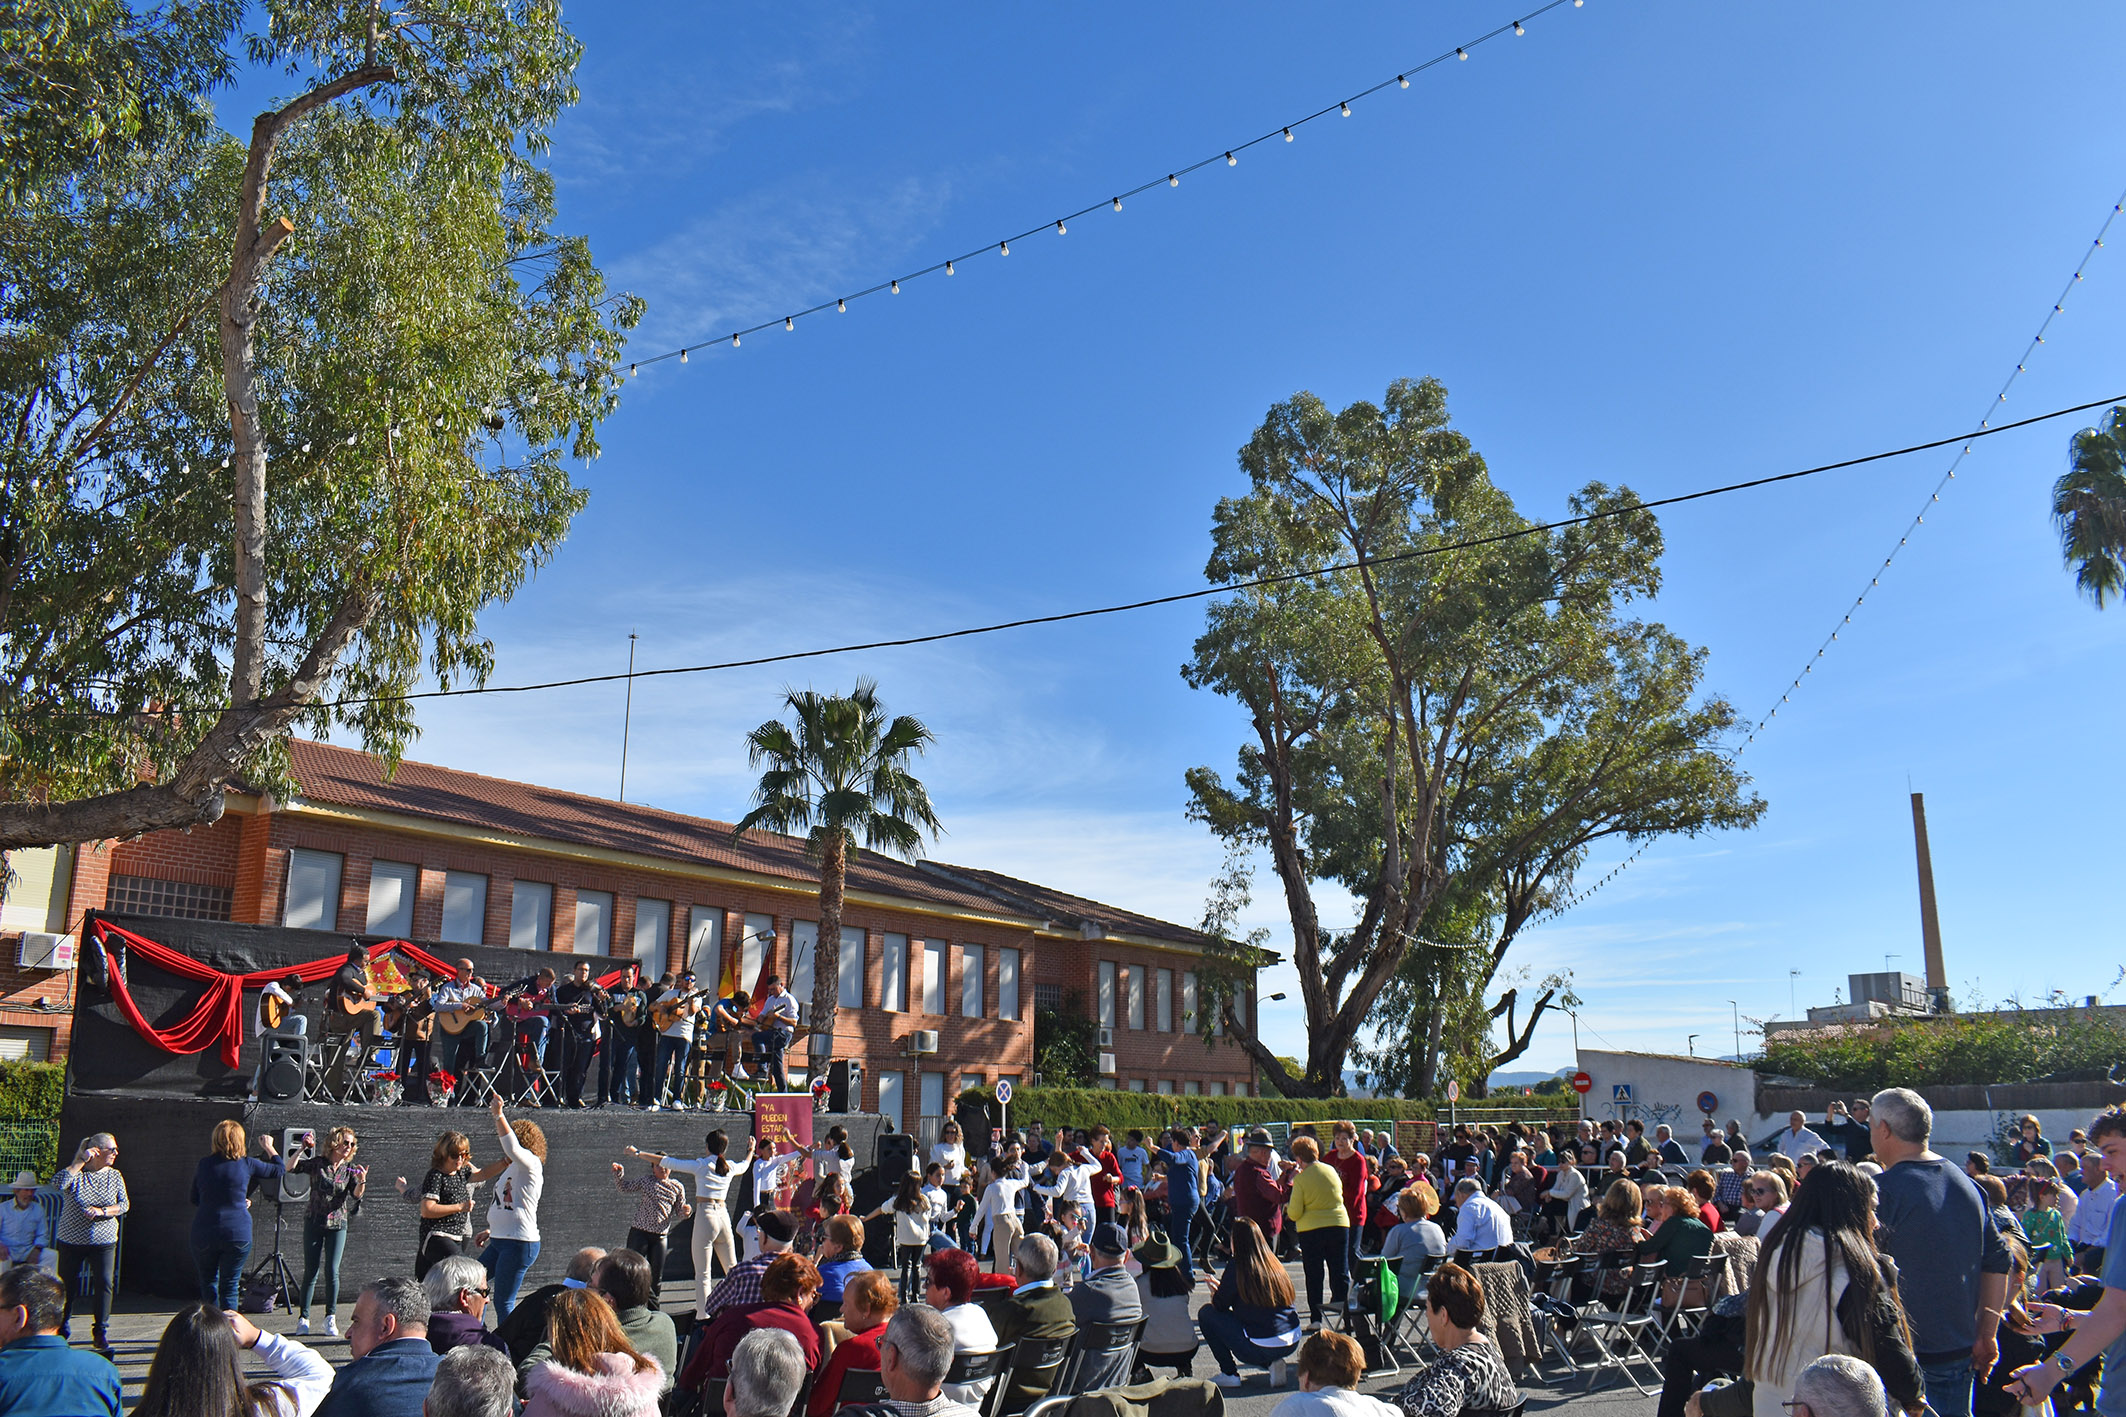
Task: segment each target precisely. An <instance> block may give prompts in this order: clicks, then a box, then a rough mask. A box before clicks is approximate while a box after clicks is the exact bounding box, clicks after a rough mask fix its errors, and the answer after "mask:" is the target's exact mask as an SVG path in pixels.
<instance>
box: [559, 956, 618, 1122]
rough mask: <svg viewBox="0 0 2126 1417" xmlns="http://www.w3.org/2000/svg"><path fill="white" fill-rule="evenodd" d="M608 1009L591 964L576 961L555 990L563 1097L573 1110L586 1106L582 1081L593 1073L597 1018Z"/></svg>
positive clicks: (596, 1044)
mask: <svg viewBox="0 0 2126 1417" xmlns="http://www.w3.org/2000/svg"><path fill="white" fill-rule="evenodd" d="M607 1007H608V1003H607V1000H606V996H605V991H604V990H603V989H600V988H599V987H598V986H597V985H596V984H595V983H593V982H592V981H591V962H590V961H589V960H587V959H584V960H578V961H576V967H575V969H574V970H573V971H571V972H570V977H569V978H568V979H567V980H566V981H564V982H563V983H562V984H561V985H560V986H559V987H557V988H556V989H555V990H554V1008H555V1009H556V1010H557V1011H558V1012H559V1013H560V1015H561V1023H562V1029H561V1096H562V1099H563V1100H564V1101H566V1102H567V1103H568V1105H569V1106H571V1107H581V1106H582V1105H583V1079H584V1076H585V1075H586V1074H587V1073H589V1072H590V1068H591V1051H592V1050H593V1049H595V1048H596V1047H597V1046H598V1016H599V1015H600V1014H601V1013H603V1012H604V1011H605V1010H606V1008H607Z"/></svg>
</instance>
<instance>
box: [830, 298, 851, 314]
mask: <svg viewBox="0 0 2126 1417" xmlns="http://www.w3.org/2000/svg"><path fill="white" fill-rule="evenodd" d="M834 308H835V309H836V310H838V311H840V312H841V313H842V314H844V315H846V314H848V313H849V302H848V301H846V300H836V301H835V302H834Z"/></svg>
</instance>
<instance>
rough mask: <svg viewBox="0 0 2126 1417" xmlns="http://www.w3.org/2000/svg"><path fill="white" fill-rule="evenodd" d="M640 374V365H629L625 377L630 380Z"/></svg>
mask: <svg viewBox="0 0 2126 1417" xmlns="http://www.w3.org/2000/svg"><path fill="white" fill-rule="evenodd" d="M641 372H642V366H641V365H640V364H630V365H628V367H627V376H628V377H629V378H630V379H632V378H634V377H635V376H636V375H637V374H640V373H641Z"/></svg>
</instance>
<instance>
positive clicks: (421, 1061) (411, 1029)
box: [391, 969, 436, 1107]
mask: <svg viewBox="0 0 2126 1417" xmlns="http://www.w3.org/2000/svg"><path fill="white" fill-rule="evenodd" d="M406 982H407V984H408V986H409V988H410V989H411V995H410V997H404V998H402V999H401V1000H400V1001H399V1002H398V1004H397V1005H395V1006H394V1007H393V1009H392V1012H391V1031H392V1032H393V1033H395V1034H397V1035H398V1039H399V1056H398V1069H399V1077H400V1078H401V1079H402V1080H403V1082H404V1084H405V1093H404V1096H405V1099H406V1101H408V1102H410V1103H413V1104H415V1105H416V1106H421V1107H426V1106H427V1105H428V1074H429V1073H430V1072H432V1071H433V1070H434V1069H435V1031H436V1011H435V1007H434V1001H435V994H434V991H433V990H432V989H431V988H430V987H429V984H430V981H429V977H428V972H427V971H426V970H423V969H416V970H413V971H411V972H410V973H409V974H408V975H407V977H406Z"/></svg>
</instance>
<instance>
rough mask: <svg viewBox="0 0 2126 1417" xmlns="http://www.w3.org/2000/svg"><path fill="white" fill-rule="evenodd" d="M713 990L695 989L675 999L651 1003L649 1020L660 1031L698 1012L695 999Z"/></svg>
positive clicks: (703, 997) (702, 997) (713, 991)
mask: <svg viewBox="0 0 2126 1417" xmlns="http://www.w3.org/2000/svg"><path fill="white" fill-rule="evenodd" d="M715 992H716V991H715V990H714V989H696V990H694V991H693V992H692V993H690V994H681V995H680V996H679V997H678V998H676V999H666V1000H665V1001H664V1002H662V1003H659V1004H652V1005H651V1006H650V1022H651V1023H653V1024H655V1025H656V1027H657V1031H658V1032H659V1033H662V1032H664V1031H665V1030H666V1029H668V1028H670V1027H671V1026H672V1025H673V1024H675V1023H677V1022H679V1020H681V1019H683V1018H685V1017H687V1016H688V1015H690V1014H693V1013H696V1012H698V1008H697V1005H696V1003H695V1001H696V1000H698V999H705V998H707V997H708V996H709V995H711V994H713V993H715Z"/></svg>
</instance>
